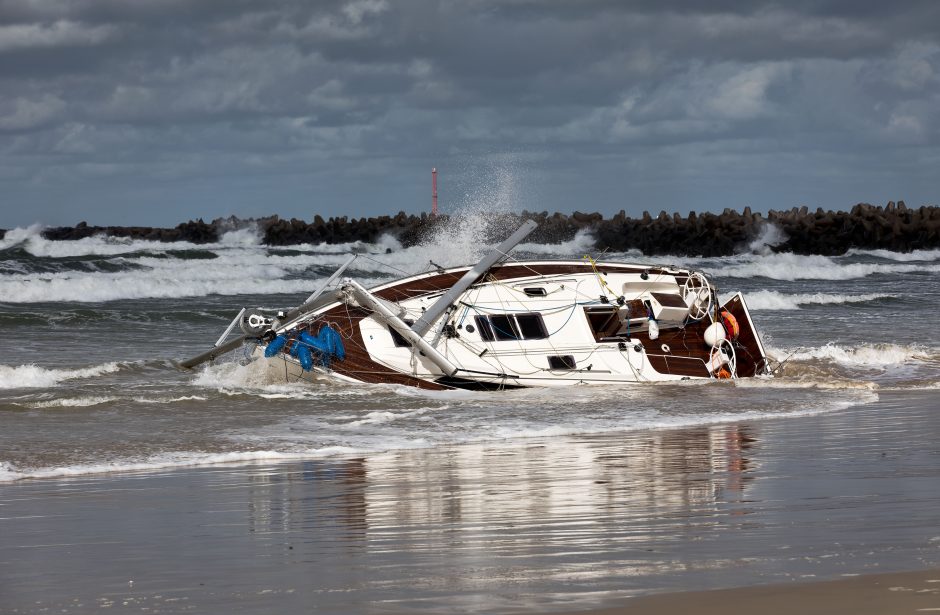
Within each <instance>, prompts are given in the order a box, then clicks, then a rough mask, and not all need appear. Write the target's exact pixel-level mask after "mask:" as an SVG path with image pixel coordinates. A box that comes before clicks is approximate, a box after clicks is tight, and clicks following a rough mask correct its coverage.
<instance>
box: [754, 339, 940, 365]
mask: <svg viewBox="0 0 940 615" xmlns="http://www.w3.org/2000/svg"><path fill="white" fill-rule="evenodd" d="M773 354H775V355H778V356H783V357H786V358H787V360H788V361H798V362H811V361H812V362H818V361H824V362H834V363H838V364H840V365H843V366H847V367H861V368H886V367H891V366H898V365H906V364H911V363H926V362H933V361H937V359H938V357H940V349H937V348H933V349H931V348H927V347H924V346H920V345H903V344H860V345H857V346H844V345H840V344H826V345H825V346H817V347H808V348H807V347H799V348H792V349H783V350H775V351H773Z"/></svg>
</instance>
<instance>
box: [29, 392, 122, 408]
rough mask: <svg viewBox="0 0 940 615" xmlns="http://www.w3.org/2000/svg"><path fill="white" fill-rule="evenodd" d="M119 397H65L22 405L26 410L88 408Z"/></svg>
mask: <svg viewBox="0 0 940 615" xmlns="http://www.w3.org/2000/svg"><path fill="white" fill-rule="evenodd" d="M118 400H119V398H118V397H108V396H102V395H89V396H87V397H63V398H61V399H50V400H46V401H33V402H26V403H23V404H17V405H22V406H24V407H26V408H37V409H39V408H88V407H89V406H100V405H102V404H110V403H112V402H115V401H118Z"/></svg>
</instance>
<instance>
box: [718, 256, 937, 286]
mask: <svg viewBox="0 0 940 615" xmlns="http://www.w3.org/2000/svg"><path fill="white" fill-rule="evenodd" d="M722 260H723V261H724V262H722V263H720V264H718V265H715V264H710V265H708V266H706V267H705V271H706V273H708V274H710V275H714V276H721V277H727V278H770V279H772V280H786V281H795V280H851V279H856V278H865V277H868V276H871V275H875V274H902V273H911V272H917V271H925V272H931V273H936V272H940V265H937V264H920V265H913V264H897V263H853V262H839V261H837V260H835V259H833V258H831V257H828V256H820V255H801V254H792V253H789V252H787V253H780V254H771V255H750V256H742V257H737V258H729V259H722Z"/></svg>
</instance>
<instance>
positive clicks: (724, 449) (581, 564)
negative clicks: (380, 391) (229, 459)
mask: <svg viewBox="0 0 940 615" xmlns="http://www.w3.org/2000/svg"><path fill="white" fill-rule="evenodd" d="M754 434H755V430H754V429H753V428H750V427H746V426H741V425H722V426H712V427H701V428H696V429H685V430H677V431H659V432H644V433H635V434H621V435H619V436H618V437H617V438H616V439H613V438H611V437H606V436H602V437H596V436H595V437H587V436H579V437H564V438H553V439H550V440H533V441H530V442H522V443H519V444H518V445H516V446H506V445H505V444H477V445H464V446H459V447H453V448H447V449H437V450H431V451H428V450H417V451H396V452H390V453H386V454H379V455H372V456H370V457H368V458H367V459H350V460H345V461H336V460H331V461H309V462H304V463H301V464H298V465H297V466H293V467H292V468H291V471H288V472H276V473H257V474H254V475H252V476H251V477H250V493H251V500H250V502H251V503H250V507H249V518H250V528H251V531H252V532H257V533H266V532H273V533H282V534H284V535H286V536H288V537H290V540H291V541H294V542H300V543H302V546H301V547H300V550H299V552H295V553H294V554H293V556H294V557H296V558H301V559H302V558H304V557H307V556H309V557H316V558H335V560H334V561H344V562H347V563H349V561H350V560H349V558H350V555H351V554H354V553H357V554H359V556H361V557H362V558H364V560H365V561H367V562H368V565H369V566H370V567H371V570H372V572H373V573H376V572H377V571H381V572H380V573H378V574H374V575H373V577H372V579H371V581H370V582H367V584H369V585H372V586H373V587H375V588H379V587H395V586H412V587H419V586H420V587H425V588H426V589H431V590H434V588H435V587H437V586H439V585H440V584H441V578H444V579H446V586H447V588H448V590H449V591H455V592H457V593H460V592H470V593H473V592H478V591H480V590H482V589H484V588H485V587H486V586H487V585H489V584H490V583H492V582H498V583H500V584H505V583H506V581H507V579H509V580H510V584H511V585H512V584H527V583H531V582H541V581H549V582H561V583H562V584H564V583H571V582H575V583H585V582H592V581H591V580H592V579H594V580H597V579H606V582H610V580H611V579H615V578H623V577H642V576H648V575H657V574H661V573H663V572H665V571H667V570H669V569H675V568H683V567H687V566H701V567H707V566H718V565H720V564H718V563H716V562H708V561H695V562H693V561H686V559H685V558H684V556H683V555H682V552H681V549H679V550H677V545H682V544H686V543H689V542H692V541H700V540H712V539H714V538H715V535H716V534H717V533H718V530H716V528H717V527H718V526H721V525H728V524H730V523H731V522H730V521H729V519H730V518H733V517H734V516H737V515H746V514H747V512H748V510H749V507H750V506H751V505H750V504H747V503H746V501H747V498H746V493H745V492H746V490H747V486H748V483H749V481H750V480H751V476H750V475H749V473H750V471H751V470H750V469H751V468H752V467H753V465H754V464H753V462H752V461H751V459H750V458H749V454H750V451H751V450H752V448H753V447H754V446H755V445H756V443H757V438H756V436H755V435H754ZM325 536H328V537H329V539H328V540H325V539H321V538H318V537H325ZM291 548H292V550H293V547H291ZM305 549H306V550H305ZM357 557H358V556H357ZM553 587H554V591H556V592H558V591H561V589H562V588H563V586H562V585H559V586H553ZM570 589H572V590H576V588H574V587H572V588H570ZM580 591H583V590H580ZM411 606H414V607H417V606H418V605H416V604H415V605H411Z"/></svg>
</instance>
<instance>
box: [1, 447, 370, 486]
mask: <svg viewBox="0 0 940 615" xmlns="http://www.w3.org/2000/svg"><path fill="white" fill-rule="evenodd" d="M361 452H362V451H359V450H357V449H354V448H350V447H343V446H326V447H322V448H319V449H309V450H304V451H297V452H281V451H272V450H254V451H231V452H224V453H201V452H177V453H161V454H157V455H153V456H150V457H147V458H145V459H139V460H138V459H121V460H115V461H108V462H101V463H81V464H75V465H70V466H57V467H45V468H18V467H17V466H15V465H13V464H11V463H9V462H0V483H3V482H13V481H17V480H23V479H27V478H68V477H78V476H86V475H92V474H113V473H124V472H152V471H154V470H166V469H175V468H187V467H198V466H212V465H222V464H235V463H237V464H248V463H255V462H278V461H292V460H297V459H316V458H323V457H335V456H340V455H351V454H356V453H361Z"/></svg>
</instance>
